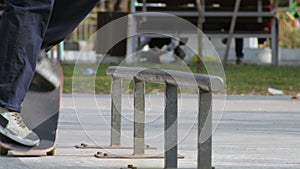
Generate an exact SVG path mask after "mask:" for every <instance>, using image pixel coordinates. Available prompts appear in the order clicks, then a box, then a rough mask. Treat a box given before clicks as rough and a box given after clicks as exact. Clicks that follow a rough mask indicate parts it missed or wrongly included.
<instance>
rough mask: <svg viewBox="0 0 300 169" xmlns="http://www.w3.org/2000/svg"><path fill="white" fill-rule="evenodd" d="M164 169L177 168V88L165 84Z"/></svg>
mask: <svg viewBox="0 0 300 169" xmlns="http://www.w3.org/2000/svg"><path fill="white" fill-rule="evenodd" d="M165 102H166V104H165V106H166V107H165V129H164V130H165V131H164V132H165V167H164V168H165V169H169V168H177V151H178V148H177V129H178V126H177V86H173V85H169V84H166V98H165Z"/></svg>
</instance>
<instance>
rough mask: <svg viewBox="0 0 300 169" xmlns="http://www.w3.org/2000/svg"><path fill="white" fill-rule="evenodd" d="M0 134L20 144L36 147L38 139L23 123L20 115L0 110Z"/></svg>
mask: <svg viewBox="0 0 300 169" xmlns="http://www.w3.org/2000/svg"><path fill="white" fill-rule="evenodd" d="M0 114H1V115H0V118H1V119H0V122H1V124H0V133H1V134H2V135H4V136H6V137H8V138H10V139H12V140H14V141H16V142H18V143H20V144H23V145H26V146H37V145H38V144H39V143H40V138H39V137H38V136H37V134H36V133H34V132H33V131H32V130H30V129H29V128H28V127H27V126H26V124H25V123H24V121H23V119H22V117H21V114H20V113H17V112H9V111H8V110H7V109H3V108H0Z"/></svg>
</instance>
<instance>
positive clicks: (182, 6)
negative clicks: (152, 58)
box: [131, 0, 279, 64]
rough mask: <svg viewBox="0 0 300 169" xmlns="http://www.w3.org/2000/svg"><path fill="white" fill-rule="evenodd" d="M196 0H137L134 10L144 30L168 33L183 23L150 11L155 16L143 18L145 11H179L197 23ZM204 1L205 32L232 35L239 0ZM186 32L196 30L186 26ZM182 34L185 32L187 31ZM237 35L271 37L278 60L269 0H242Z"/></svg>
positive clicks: (276, 38)
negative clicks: (177, 22) (232, 22)
mask: <svg viewBox="0 0 300 169" xmlns="http://www.w3.org/2000/svg"><path fill="white" fill-rule="evenodd" d="M195 2H196V0H176V1H172V0H133V2H132V3H133V4H132V5H131V13H132V14H135V16H136V17H135V19H136V23H139V26H138V28H137V29H136V30H137V32H139V33H143V32H150V31H153V30H154V31H158V30H159V29H161V30H163V31H164V32H162V33H165V32H175V31H176V29H177V28H178V27H180V26H179V25H177V26H176V23H170V22H168V19H166V18H163V17H156V18H155V17H153V16H154V15H155V14H154V13H149V14H148V16H152V18H149V19H147V20H145V19H144V21H143V18H145V16H147V14H142V12H159V13H167V14H171V15H175V16H178V17H181V18H183V19H185V20H187V21H188V22H190V23H192V24H194V25H195V26H197V23H198V16H199V14H198V10H197V6H196V3H195ZM201 2H202V8H203V11H204V18H205V22H204V24H203V32H204V33H205V35H207V36H208V37H222V38H226V37H228V35H229V28H230V24H231V20H232V16H233V13H234V12H233V11H234V6H235V0H201ZM136 4H138V5H136ZM139 16H140V17H139ZM142 16H143V17H142ZM147 21H148V23H149V21H150V22H151V25H152V26H150V25H147V24H148V23H147ZM155 23H165V24H164V25H162V24H160V25H157V26H156V27H155V26H153V24H155ZM178 29H181V28H178ZM182 30H183V29H182ZM182 33H183V32H182ZM186 33H192V32H191V31H190V30H186ZM182 36H185V35H184V33H183V35H182ZM233 37H237V38H246V37H258V38H270V39H271V46H272V49H273V50H272V56H273V64H278V62H279V58H278V26H277V20H276V16H275V13H274V12H272V7H271V4H270V1H269V0H241V4H240V8H239V13H238V14H237V22H236V27H235V31H234V35H233Z"/></svg>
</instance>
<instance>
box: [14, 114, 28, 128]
mask: <svg viewBox="0 0 300 169" xmlns="http://www.w3.org/2000/svg"><path fill="white" fill-rule="evenodd" d="M12 116H13V117H14V119H15V120H16V121H17V124H18V125H19V126H20V127H21V128H23V129H26V125H25V123H24V121H23V119H22V117H21V115H20V113H13V114H12Z"/></svg>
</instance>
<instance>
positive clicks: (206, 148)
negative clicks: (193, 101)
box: [198, 89, 212, 169]
mask: <svg viewBox="0 0 300 169" xmlns="http://www.w3.org/2000/svg"><path fill="white" fill-rule="evenodd" d="M199 90H200V92H199V114H198V169H211V167H212V166H211V165H212V164H211V161H212V160H211V156H212V111H211V101H212V94H211V93H209V92H206V91H203V90H201V89H199Z"/></svg>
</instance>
